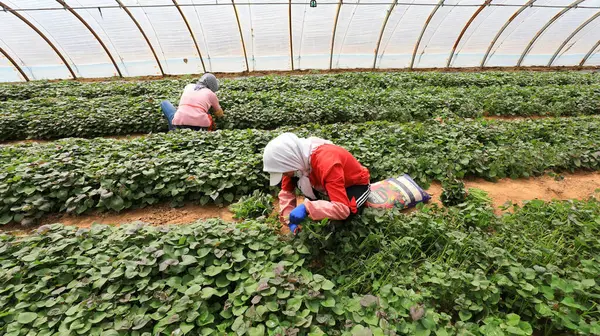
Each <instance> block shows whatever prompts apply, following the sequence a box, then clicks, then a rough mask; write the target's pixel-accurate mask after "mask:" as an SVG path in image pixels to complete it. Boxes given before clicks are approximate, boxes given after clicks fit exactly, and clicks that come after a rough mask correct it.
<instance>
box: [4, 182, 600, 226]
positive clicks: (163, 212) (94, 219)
mask: <svg viewBox="0 0 600 336" xmlns="http://www.w3.org/2000/svg"><path fill="white" fill-rule="evenodd" d="M562 176H564V179H562V180H556V179H554V178H553V177H550V176H542V177H535V178H529V179H517V180H512V179H508V178H507V179H502V180H500V181H498V182H496V183H494V182H489V181H485V180H483V179H475V180H469V181H465V185H466V186H467V188H479V189H482V190H485V191H486V192H487V193H488V194H489V196H490V197H491V199H492V201H493V205H494V208H495V209H496V212H497V213H501V210H500V209H498V207H500V206H502V205H504V204H505V203H506V202H508V201H510V202H512V203H516V204H522V203H523V201H528V200H533V199H540V200H544V201H551V200H553V199H559V200H567V199H581V200H583V199H587V198H589V197H590V196H592V195H600V172H582V173H576V174H563V175H562ZM427 192H428V193H430V194H431V195H432V202H435V203H438V204H440V195H441V193H442V188H441V185H440V184H439V183H438V182H434V183H432V184H431V186H430V187H429V189H427ZM207 218H221V219H224V220H227V221H231V220H233V214H232V213H231V212H230V211H229V210H228V209H227V207H218V206H215V205H208V206H200V205H194V204H188V205H186V206H184V207H181V208H171V207H170V206H169V205H168V204H160V205H155V206H150V207H147V208H143V209H135V210H126V211H123V212H121V213H118V214H115V213H91V214H87V215H82V216H71V215H64V214H63V215H53V216H48V217H46V218H44V219H43V220H42V221H41V222H40V224H39V225H42V224H50V223H63V224H65V225H75V226H78V227H83V228H87V227H90V226H91V225H92V224H94V223H101V224H109V225H120V224H125V223H131V222H135V221H142V222H145V223H148V224H151V225H165V224H166V225H178V224H186V223H191V222H194V221H196V220H199V219H207ZM30 229H31V228H29V230H30ZM0 230H2V231H12V232H15V233H19V232H27V231H28V230H23V227H21V226H20V225H18V224H11V225H5V226H3V227H1V228H0Z"/></svg>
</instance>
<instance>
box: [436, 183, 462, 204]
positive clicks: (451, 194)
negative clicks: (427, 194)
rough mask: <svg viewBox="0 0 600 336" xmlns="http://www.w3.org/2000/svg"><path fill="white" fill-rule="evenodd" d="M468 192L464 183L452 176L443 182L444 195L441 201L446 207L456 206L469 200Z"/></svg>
mask: <svg viewBox="0 0 600 336" xmlns="http://www.w3.org/2000/svg"><path fill="white" fill-rule="evenodd" d="M467 195H468V192H467V190H466V189H465V184H464V183H463V181H461V180H459V179H456V178H454V177H452V176H449V177H448V178H446V179H444V180H442V195H441V196H440V200H441V201H442V204H443V205H445V206H455V205H459V204H461V203H463V202H464V201H465V200H466V199H467Z"/></svg>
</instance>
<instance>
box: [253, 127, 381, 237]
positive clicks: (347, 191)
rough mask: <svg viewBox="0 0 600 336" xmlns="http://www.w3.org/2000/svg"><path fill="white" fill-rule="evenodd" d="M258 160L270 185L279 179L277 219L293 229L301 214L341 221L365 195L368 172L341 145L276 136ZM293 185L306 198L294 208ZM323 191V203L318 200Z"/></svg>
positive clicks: (367, 192)
mask: <svg viewBox="0 0 600 336" xmlns="http://www.w3.org/2000/svg"><path fill="white" fill-rule="evenodd" d="M263 164H264V167H263V170H264V171H265V172H268V173H269V174H270V175H271V176H270V184H271V186H275V185H279V184H280V183H281V192H280V193H279V207H280V210H279V216H280V217H279V219H280V220H281V221H282V223H287V224H288V225H289V228H290V230H291V231H292V232H293V233H296V232H297V230H298V225H299V224H300V223H301V222H302V221H303V220H304V219H305V218H306V217H310V218H311V219H313V220H317V221H318V220H322V219H324V218H329V219H331V220H345V219H347V218H348V217H350V216H351V215H353V214H356V213H357V212H358V210H359V209H360V208H361V207H362V206H363V205H364V204H365V202H366V201H367V198H368V196H369V193H370V187H369V178H370V177H369V170H368V169H367V168H365V167H363V166H362V165H361V164H360V163H359V162H358V160H356V158H354V156H352V154H350V152H348V151H347V150H345V149H344V148H342V147H340V146H336V145H334V144H332V143H331V141H327V140H323V139H320V138H315V137H311V138H308V139H304V138H299V137H297V136H296V135H295V134H293V133H284V134H281V135H280V136H278V137H276V138H275V139H273V140H271V141H270V142H269V143H268V144H267V146H266V147H265V151H264V154H263ZM296 187H299V188H300V190H301V191H302V193H303V194H304V196H305V197H306V198H307V199H306V200H305V201H304V203H303V204H301V205H298V206H297V204H296V196H295V193H294V191H295V189H296ZM324 195H327V196H328V197H329V201H324V200H320V199H322V198H323V197H322V196H324ZM288 216H289V217H288ZM288 218H289V222H288Z"/></svg>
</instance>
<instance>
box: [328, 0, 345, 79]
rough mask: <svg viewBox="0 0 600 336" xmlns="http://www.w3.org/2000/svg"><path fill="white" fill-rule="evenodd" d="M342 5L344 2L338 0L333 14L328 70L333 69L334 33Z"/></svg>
mask: <svg viewBox="0 0 600 336" xmlns="http://www.w3.org/2000/svg"><path fill="white" fill-rule="evenodd" d="M343 4H344V0H340V1H339V2H338V5H337V10H336V12H335V21H333V33H332V34H331V52H330V53H329V70H331V69H332V68H333V47H334V46H335V33H336V31H337V24H338V19H339V18H340V9H342V5H343Z"/></svg>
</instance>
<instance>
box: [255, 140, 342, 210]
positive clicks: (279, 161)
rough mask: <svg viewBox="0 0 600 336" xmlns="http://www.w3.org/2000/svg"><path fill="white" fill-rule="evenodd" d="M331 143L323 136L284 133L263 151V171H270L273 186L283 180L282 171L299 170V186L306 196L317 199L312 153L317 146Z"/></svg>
mask: <svg viewBox="0 0 600 336" xmlns="http://www.w3.org/2000/svg"><path fill="white" fill-rule="evenodd" d="M324 144H331V141H327V140H323V139H321V138H316V137H310V138H308V139H305V138H299V137H298V136H296V135H295V134H294V133H283V134H281V135H280V136H278V137H276V138H275V139H273V140H271V141H270V142H269V143H268V144H267V146H266V147H265V151H264V153H263V171H265V172H267V173H270V174H271V177H270V184H271V185H272V186H274V185H277V184H279V182H281V178H282V173H287V172H291V171H293V172H299V175H300V180H299V181H298V187H299V188H300V190H302V193H304V195H305V196H307V197H308V198H311V199H315V198H316V197H315V194H314V192H313V188H312V185H311V184H310V180H309V178H308V176H309V174H310V155H311V154H312V153H313V151H314V150H315V149H317V147H319V146H320V145H324Z"/></svg>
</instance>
